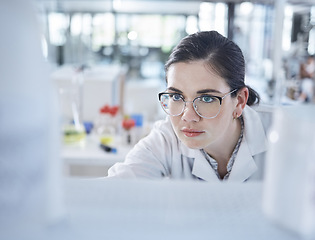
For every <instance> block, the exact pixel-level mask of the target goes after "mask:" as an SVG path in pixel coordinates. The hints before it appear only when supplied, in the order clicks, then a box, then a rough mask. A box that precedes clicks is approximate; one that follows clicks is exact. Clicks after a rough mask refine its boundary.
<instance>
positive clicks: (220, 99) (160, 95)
mask: <svg viewBox="0 0 315 240" xmlns="http://www.w3.org/2000/svg"><path fill="white" fill-rule="evenodd" d="M235 91H237V89H234V90H232V91H230V92H228V93H225V94H224V95H223V96H222V97H219V96H215V95H211V97H214V98H217V99H218V100H219V102H220V108H219V111H218V112H217V114H216V115H215V116H213V117H204V116H202V115H201V114H200V113H199V112H198V111H197V106H196V105H195V101H196V100H197V99H200V98H201V97H202V96H198V97H195V98H194V100H192V101H186V100H185V99H184V98H183V97H182V96H181V99H182V100H183V102H184V107H183V110H182V111H181V112H180V113H179V114H175V115H173V114H170V113H168V112H166V110H165V108H164V107H163V105H162V102H161V97H162V95H165V94H166V95H171V94H179V95H181V94H180V93H169V92H160V93H159V94H158V97H159V102H160V103H161V106H162V109H163V110H164V112H165V113H166V114H168V115H170V116H173V117H177V116H179V115H181V114H182V113H183V112H184V111H185V108H186V103H190V102H191V103H192V104H193V108H194V110H195V112H196V113H197V114H198V116H199V117H202V118H205V119H212V118H215V117H217V116H218V115H219V113H220V111H221V106H222V101H223V99H224V98H225V97H227V96H228V95H230V94H232V93H234V92H235Z"/></svg>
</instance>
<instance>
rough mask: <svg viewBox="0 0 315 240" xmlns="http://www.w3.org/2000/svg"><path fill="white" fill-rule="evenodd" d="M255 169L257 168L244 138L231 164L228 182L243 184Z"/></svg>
mask: <svg viewBox="0 0 315 240" xmlns="http://www.w3.org/2000/svg"><path fill="white" fill-rule="evenodd" d="M257 169H258V167H257V165H256V163H255V160H254V158H253V156H252V153H251V151H250V149H249V146H248V144H247V141H246V139H245V138H244V139H243V142H242V144H241V146H240V148H239V150H238V153H237V156H236V159H235V162H234V164H233V167H232V171H231V173H230V176H229V181H238V182H243V181H245V180H246V179H248V178H249V177H250V176H251V175H253V174H254V173H255V172H256V171H257Z"/></svg>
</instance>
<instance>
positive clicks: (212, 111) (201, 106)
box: [194, 96, 221, 118]
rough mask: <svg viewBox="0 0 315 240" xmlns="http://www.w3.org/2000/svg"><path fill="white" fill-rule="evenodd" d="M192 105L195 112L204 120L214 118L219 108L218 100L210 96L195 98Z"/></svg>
mask: <svg viewBox="0 0 315 240" xmlns="http://www.w3.org/2000/svg"><path fill="white" fill-rule="evenodd" d="M194 105H195V110H196V112H198V113H199V115H201V116H202V117H205V118H213V117H216V116H217V115H218V113H219V111H220V107H221V104H220V100H219V99H218V98H216V97H212V96H201V97H199V98H196V100H195V102H194Z"/></svg>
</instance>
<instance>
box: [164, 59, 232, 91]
mask: <svg viewBox="0 0 315 240" xmlns="http://www.w3.org/2000/svg"><path fill="white" fill-rule="evenodd" d="M167 74H168V75H167V79H168V81H167V87H168V88H176V89H179V90H181V91H183V92H184V91H188V92H195V93H197V92H200V91H204V90H207V89H208V90H212V91H217V92H225V91H226V90H229V86H228V84H227V83H226V81H225V79H223V78H222V77H221V76H219V75H218V74H217V73H216V72H214V71H213V70H212V71H211V69H210V68H209V67H208V66H207V65H206V64H205V63H204V61H196V62H189V63H183V62H180V63H175V64H172V65H171V66H170V68H169V71H168V73H167Z"/></svg>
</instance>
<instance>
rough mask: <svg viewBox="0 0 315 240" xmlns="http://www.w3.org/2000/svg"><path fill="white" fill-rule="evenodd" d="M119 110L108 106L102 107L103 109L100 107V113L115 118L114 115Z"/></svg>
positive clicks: (117, 107)
mask: <svg viewBox="0 0 315 240" xmlns="http://www.w3.org/2000/svg"><path fill="white" fill-rule="evenodd" d="M118 110H119V106H112V107H111V106H109V105H108V104H106V105H104V106H103V107H101V109H100V113H109V114H110V115H111V116H113V117H114V116H116V114H117V113H118Z"/></svg>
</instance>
